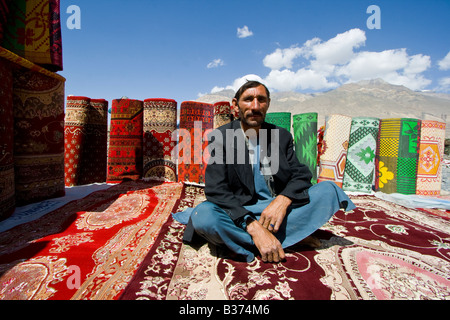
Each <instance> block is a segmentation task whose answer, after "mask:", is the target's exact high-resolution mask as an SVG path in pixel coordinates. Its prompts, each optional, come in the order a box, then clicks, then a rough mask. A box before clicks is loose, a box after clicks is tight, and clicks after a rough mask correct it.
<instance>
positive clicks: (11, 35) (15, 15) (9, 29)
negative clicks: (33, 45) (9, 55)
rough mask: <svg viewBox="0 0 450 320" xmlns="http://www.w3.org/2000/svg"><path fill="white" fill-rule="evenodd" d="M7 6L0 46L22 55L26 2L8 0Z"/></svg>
mask: <svg viewBox="0 0 450 320" xmlns="http://www.w3.org/2000/svg"><path fill="white" fill-rule="evenodd" d="M8 6H9V12H10V14H9V17H8V23H7V25H6V26H5V31H4V38H3V43H2V47H4V48H5V49H8V50H9V51H12V52H14V53H17V54H19V55H21V56H24V54H25V38H26V35H25V20H26V12H27V3H26V1H25V0H14V1H10V2H9V5H8Z"/></svg>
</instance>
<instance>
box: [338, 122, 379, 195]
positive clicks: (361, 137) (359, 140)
mask: <svg viewBox="0 0 450 320" xmlns="http://www.w3.org/2000/svg"><path fill="white" fill-rule="evenodd" d="M379 126H380V120H379V119H377V118H370V117H356V118H353V119H352V125H351V129H350V138H349V145H348V151H347V159H346V163H345V171H344V180H343V185H342V189H344V190H345V191H359V192H367V193H370V192H371V191H372V184H373V182H374V171H375V155H376V150H377V137H378V131H379Z"/></svg>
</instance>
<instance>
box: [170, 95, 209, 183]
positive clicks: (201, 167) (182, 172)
mask: <svg viewBox="0 0 450 320" xmlns="http://www.w3.org/2000/svg"><path fill="white" fill-rule="evenodd" d="M213 127H214V106H213V105H212V104H209V103H203V102H197V101H184V102H182V103H181V107H180V129H182V130H180V132H179V133H180V136H179V138H178V139H179V142H178V150H177V155H178V181H179V182H183V181H187V182H195V183H199V184H204V183H205V169H206V162H205V161H204V160H205V158H207V155H205V156H203V155H204V152H206V149H207V148H206V147H207V145H208V141H207V139H203V137H204V136H205V134H207V131H209V130H212V129H213ZM180 138H181V139H180Z"/></svg>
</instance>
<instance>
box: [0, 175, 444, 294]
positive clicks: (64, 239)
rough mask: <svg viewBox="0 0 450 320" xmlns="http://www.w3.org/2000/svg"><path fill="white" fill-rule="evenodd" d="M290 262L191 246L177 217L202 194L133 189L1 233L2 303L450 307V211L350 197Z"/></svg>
mask: <svg viewBox="0 0 450 320" xmlns="http://www.w3.org/2000/svg"><path fill="white" fill-rule="evenodd" d="M351 198H352V200H353V201H354V203H355V204H356V206H357V208H356V209H355V210H354V211H352V212H347V213H344V212H342V211H339V212H337V213H336V214H335V215H334V217H333V218H332V219H331V220H330V221H329V222H328V223H327V224H325V225H324V226H323V227H322V228H321V229H320V230H318V231H317V232H315V234H314V235H315V236H316V237H317V238H319V239H320V241H321V246H320V247H319V248H316V249H313V248H309V247H306V246H301V245H297V246H293V247H290V248H288V249H287V250H286V260H285V261H284V262H282V263H278V264H273V263H264V262H262V260H261V259H260V258H259V257H257V258H256V259H255V260H254V261H253V262H251V263H244V262H238V261H234V260H232V259H230V258H228V253H227V252H226V251H225V250H223V249H221V248H217V247H213V246H208V245H207V244H199V245H198V246H195V247H194V246H189V245H186V244H184V243H183V242H182V237H183V232H184V228H185V226H184V225H183V224H181V223H179V222H177V221H175V220H174V219H173V218H172V215H171V213H174V212H178V211H181V210H184V209H186V208H189V207H194V206H196V205H197V204H199V203H200V202H202V201H204V200H205V196H204V192H203V187H201V186H198V185H192V184H185V183H184V184H183V183H177V182H157V181H142V180H137V181H126V182H122V183H120V184H117V185H111V186H109V187H107V188H105V189H102V190H98V191H95V192H93V193H91V194H89V195H87V196H86V197H84V198H81V199H78V200H74V201H71V202H69V203H67V204H65V205H63V206H62V207H60V208H58V209H55V210H53V211H51V212H49V213H47V214H45V215H43V216H41V217H40V218H38V219H36V220H32V221H29V222H25V223H22V224H19V225H16V226H14V227H11V228H10V229H8V230H5V231H3V232H1V233H0V299H2V300H12V299H21V300H37V299H41V300H43V299H45V300H69V299H73V300H82V299H87V300H118V299H121V300H147V299H148V300H263V299H281V300H306V299H307V300H375V299H379V300H391V299H408V300H419V299H449V298H450V279H449V274H450V220H449V219H448V217H449V213H450V211H449V210H441V211H440V213H439V214H438V213H437V212H436V210H435V209H411V208H407V207H405V206H402V205H399V204H395V203H393V202H389V201H386V200H384V199H380V198H377V197H375V196H373V195H358V196H356V195H351Z"/></svg>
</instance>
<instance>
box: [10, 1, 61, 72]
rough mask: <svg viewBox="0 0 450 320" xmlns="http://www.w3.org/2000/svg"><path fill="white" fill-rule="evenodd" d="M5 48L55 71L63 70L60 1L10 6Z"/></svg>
mask: <svg viewBox="0 0 450 320" xmlns="http://www.w3.org/2000/svg"><path fill="white" fill-rule="evenodd" d="M8 9H9V17H8V23H7V25H6V27H5V30H4V34H3V42H2V46H3V47H4V48H6V49H8V50H11V51H12V52H14V53H16V54H18V55H20V56H21V57H24V58H25V59H27V60H29V61H31V62H33V63H36V64H39V65H41V66H43V67H45V68H47V69H49V70H51V71H60V70H62V65H63V64H62V38H61V23H60V1H59V0H14V1H10V2H8Z"/></svg>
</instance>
